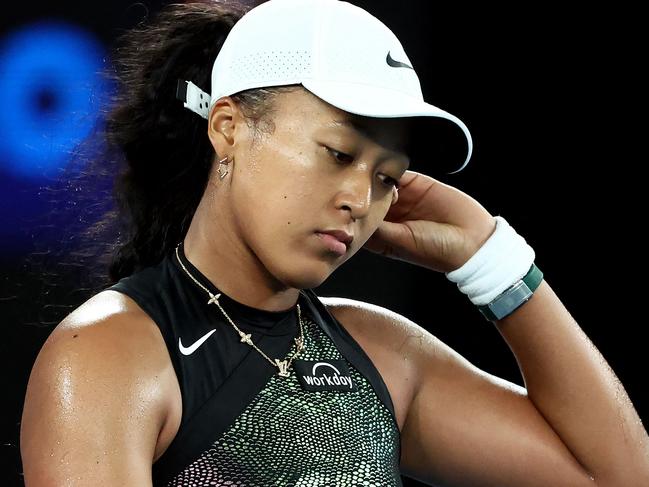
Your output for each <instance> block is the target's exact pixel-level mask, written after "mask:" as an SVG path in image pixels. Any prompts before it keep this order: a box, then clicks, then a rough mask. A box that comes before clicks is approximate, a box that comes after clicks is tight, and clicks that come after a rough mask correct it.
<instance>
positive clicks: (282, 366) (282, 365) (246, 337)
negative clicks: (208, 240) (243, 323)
mask: <svg viewBox="0 0 649 487" xmlns="http://www.w3.org/2000/svg"><path fill="white" fill-rule="evenodd" d="M178 247H180V244H178V245H176V259H178V263H179V264H180V266H181V267H182V268H183V270H184V271H185V273H186V274H187V275H188V276H189V277H190V278H191V279H192V281H194V282H195V283H196V284H198V285H199V286H200V287H201V288H202V289H204V290H205V291H206V292H207V294H208V295H209V296H210V299H209V301H208V302H207V304H216V305H217V306H218V307H219V309H220V310H221V312H222V313H223V315H224V316H225V318H226V319H227V320H228V321H229V322H230V324H231V325H232V326H234V329H235V330H237V332H238V333H239V336H240V337H241V341H242V342H245V343H247V344H248V345H250V346H251V347H253V348H254V349H255V350H257V351H258V352H259V353H260V354H262V355H263V356H264V358H265V359H266V360H268V361H269V362H270V363H271V364H272V365H274V366H275V367H277V368H278V369H279V372H278V375H280V376H282V377H288V376H289V375H290V374H289V373H288V368H289V367H290V366H291V363H292V362H293V359H294V358H295V357H296V356H297V355H298V354H299V353H300V352H301V351H302V350H303V349H304V327H303V325H302V314H301V312H300V305H299V304H297V305H296V306H297V319H298V321H299V323H300V337H299V338H294V340H295V352H294V353H293V355H292V356H291V358H290V359H284V360H280V359H277V358H276V359H275V360H274V361H273V360H271V359H270V357H268V355H266V354H265V353H264V352H262V351H261V350H260V349H259V348H258V347H257V345H255V344H254V343H253V342H252V339H251V338H250V337H251V335H252V334H251V333H244V332H242V331H241V330H240V329H239V328H238V327H237V325H235V324H234V322H233V321H232V320H231V319H230V317H229V316H228V314H227V313H226V312H225V310H224V309H223V308H222V307H221V304H220V303H219V298H220V297H221V294H220V293H219V294H216V295H214V294H212V292H211V291H210V290H209V289H207V288H206V287H205V286H203V285H202V284H201V283H200V282H198V281H197V280H196V278H195V277H194V276H192V275H191V273H190V272H189V271H188V270H187V268H186V267H185V265H184V264H183V261H182V260H180V256H179V255H178Z"/></svg>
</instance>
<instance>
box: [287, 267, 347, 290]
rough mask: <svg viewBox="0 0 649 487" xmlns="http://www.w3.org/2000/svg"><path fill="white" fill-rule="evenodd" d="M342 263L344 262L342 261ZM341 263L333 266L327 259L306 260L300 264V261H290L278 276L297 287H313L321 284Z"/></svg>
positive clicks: (290, 285) (289, 284) (288, 284)
mask: <svg viewBox="0 0 649 487" xmlns="http://www.w3.org/2000/svg"><path fill="white" fill-rule="evenodd" d="M341 263H342V262H341ZM339 265H340V264H337V265H336V266H332V264H331V262H327V261H326V260H323V261H320V262H317V261H316V262H315V264H314V263H313V262H306V263H303V264H302V265H300V262H299V261H295V260H294V261H292V262H291V263H289V266H290V267H289V268H285V269H284V272H283V273H282V275H280V276H278V278H279V279H280V280H281V281H282V282H283V283H284V284H286V285H287V286H289V287H292V288H295V289H311V288H316V287H318V286H320V285H321V284H322V283H324V282H325V281H326V280H327V278H328V277H329V276H330V275H331V274H333V271H334V270H336V268H337V267H338V266H339Z"/></svg>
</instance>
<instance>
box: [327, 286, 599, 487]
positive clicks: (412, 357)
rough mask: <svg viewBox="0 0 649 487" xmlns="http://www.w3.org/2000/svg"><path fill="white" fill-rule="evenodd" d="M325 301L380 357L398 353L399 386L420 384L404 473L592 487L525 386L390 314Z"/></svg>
mask: <svg viewBox="0 0 649 487" xmlns="http://www.w3.org/2000/svg"><path fill="white" fill-rule="evenodd" d="M325 303H326V304H327V305H328V306H329V307H330V308H331V309H332V310H335V311H336V314H337V316H339V317H341V319H343V320H344V321H345V323H346V324H350V325H352V327H353V328H354V329H356V330H357V331H356V333H359V334H360V335H366V336H367V335H369V336H371V338H369V339H367V340H369V341H370V343H372V344H373V345H372V347H373V348H379V346H380V348H382V349H384V350H386V351H388V352H390V353H382V354H381V353H376V354H375V356H376V357H390V356H392V355H394V356H395V357H396V359H394V360H392V361H391V362H390V363H391V365H392V366H396V367H397V368H404V367H407V368H408V370H404V371H403V373H401V372H402V371H395V372H394V373H392V376H393V377H395V378H396V379H395V383H396V384H397V386H398V385H399V384H400V383H402V382H403V381H402V380H401V382H399V379H398V378H399V377H409V378H411V379H412V381H413V382H414V385H413V392H412V393H411V394H408V398H409V400H408V401H407V407H406V411H405V416H406V418H405V421H404V423H403V426H402V428H401V464H400V468H401V472H402V473H403V474H404V475H406V476H409V477H413V478H416V479H419V480H422V481H424V482H427V483H430V484H432V485H439V486H453V487H464V486H480V487H487V486H498V487H509V486H511V487H533V486H534V487H536V486H539V487H541V486H543V487H547V486H548V485H552V486H570V487H578V486H582V485H583V486H589V487H593V485H594V482H593V481H592V480H591V478H590V476H589V475H588V474H587V472H586V471H585V470H584V469H583V468H582V467H581V465H580V464H579V463H578V462H577V460H576V459H575V458H574V456H573V455H572V454H571V452H570V451H569V450H568V448H567V447H566V446H565V444H564V443H563V442H562V441H561V439H560V438H559V436H558V435H557V434H556V433H555V432H554V430H553V429H552V428H551V427H550V425H549V424H548V423H547V421H545V419H544V418H543V417H542V416H541V414H540V413H539V411H538V410H537V409H536V408H535V407H534V405H533V403H532V402H531V401H530V400H529V398H528V396H527V391H526V390H525V388H523V387H521V386H519V385H516V384H514V383H511V382H509V381H506V380H504V379H501V378H499V377H496V376H494V375H491V374H489V373H487V372H485V371H483V370H480V369H479V368H477V367H476V366H474V365H473V364H471V363H470V362H469V361H468V360H467V359H466V358H464V357H462V356H461V355H460V354H459V353H457V352H456V351H455V350H453V349H451V348H450V347H449V346H448V345H446V344H445V343H443V342H442V341H441V340H439V339H437V338H436V337H435V336H433V335H432V334H431V333H430V332H428V331H427V330H426V329H424V328H422V327H421V326H419V325H417V324H416V323H414V322H413V321H411V320H409V319H407V318H405V317H404V316H402V315H400V314H398V313H395V312H393V311H391V310H388V309H385V308H382V307H380V306H376V305H373V304H369V303H363V302H360V301H355V300H350V299H345V298H327V299H326V301H325ZM363 340H365V341H367V340H366V339H365V338H363ZM377 341H380V343H377ZM413 367H414V371H413V370H412V369H413Z"/></svg>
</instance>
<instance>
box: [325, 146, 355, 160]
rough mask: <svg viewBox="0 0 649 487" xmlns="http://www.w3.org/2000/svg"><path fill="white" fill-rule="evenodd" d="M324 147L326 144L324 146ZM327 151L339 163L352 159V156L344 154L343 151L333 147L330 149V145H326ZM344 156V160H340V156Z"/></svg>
mask: <svg viewBox="0 0 649 487" xmlns="http://www.w3.org/2000/svg"><path fill="white" fill-rule="evenodd" d="M325 147H326V146H325ZM326 149H327V151H329V153H330V154H331V156H332V157H333V158H334V159H335V160H336V161H338V162H341V163H346V162H351V161H353V160H354V157H353V156H350V155H349V154H345V153H344V152H340V151H337V150H335V149H332V148H331V147H326ZM340 156H342V157H343V158H345V159H346V160H344V161H343V160H341V157H340Z"/></svg>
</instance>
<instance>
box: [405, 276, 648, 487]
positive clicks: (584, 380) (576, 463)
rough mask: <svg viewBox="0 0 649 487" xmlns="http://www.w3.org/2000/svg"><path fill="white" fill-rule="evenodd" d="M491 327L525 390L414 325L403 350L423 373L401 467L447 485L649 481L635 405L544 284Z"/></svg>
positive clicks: (637, 486) (634, 484)
mask: <svg viewBox="0 0 649 487" xmlns="http://www.w3.org/2000/svg"><path fill="white" fill-rule="evenodd" d="M413 325H414V324H413ZM496 326H497V327H498V330H499V331H500V333H501V334H502V335H503V337H504V338H505V340H506V341H507V343H508V344H509V346H510V348H511V349H512V351H513V352H514V354H515V356H516V358H517V360H518V364H519V366H520V368H521V373H522V375H523V377H524V380H525V385H526V388H522V387H520V386H517V385H516V384H512V383H510V382H508V381H505V380H503V379H500V378H497V377H495V376H493V375H491V374H488V373H486V372H484V371H481V370H479V369H478V368H477V367H475V366H473V365H472V364H470V363H469V362H468V361H467V360H466V359H464V358H463V357H461V356H460V355H459V354H457V353H456V352H454V351H453V350H451V349H450V348H449V347H448V346H446V345H445V344H443V343H441V342H440V341H439V340H437V339H436V338H434V337H432V335H430V334H428V333H427V332H425V331H424V330H422V331H421V332H419V333H417V332H416V331H415V332H414V333H412V335H411V336H413V337H418V338H419V340H418V341H412V343H411V344H410V345H409V347H408V350H409V351H408V352H407V353H411V354H414V355H415V356H416V357H417V360H418V363H420V364H421V367H420V368H421V374H422V376H421V379H420V381H419V389H418V391H417V393H416V395H415V398H414V399H413V402H412V404H411V407H410V410H409V413H408V418H407V420H406V424H405V426H404V430H403V448H404V452H403V453H404V455H403V465H402V467H403V469H404V473H406V474H408V475H410V476H413V477H415V478H420V479H422V480H425V481H433V482H435V485H438V484H439V485H444V486H446V485H453V486H474V485H475V486H478V485H479V486H491V485H493V486H499V487H502V486H511V487H514V486H516V487H523V486H530V487H532V486H544V485H553V486H566V487H567V486H571V487H572V486H581V485H584V486H587V485H593V486H595V485H597V486H599V487H622V486H624V487H644V486H647V485H649V441H648V438H647V433H646V431H645V430H644V428H643V427H642V423H641V422H640V419H639V418H638V415H637V413H636V411H635V410H634V408H633V405H632V404H631V402H630V400H629V398H628V396H627V395H626V392H625V391H624V388H623V387H622V385H621V384H620V382H619V381H618V379H617V378H616V377H615V375H614V373H613V371H612V370H611V369H610V368H609V366H608V365H607V363H606V361H605V360H604V359H603V358H602V356H601V354H600V353H599V352H598V351H597V349H596V348H595V347H594V346H593V345H592V343H591V342H590V340H588V338H587V337H586V335H585V334H584V333H583V331H582V330H581V329H580V328H579V326H578V325H577V324H576V323H575V322H574V320H573V319H572V317H571V316H570V314H569V313H568V311H567V310H566V309H565V308H564V306H563V305H562V304H561V302H560V301H559V299H558V298H557V296H556V295H555V294H554V292H553V291H552V289H551V288H550V286H549V285H548V284H547V282H545V281H544V282H542V283H541V285H540V286H539V288H538V289H537V290H536V292H535V294H534V295H533V297H532V298H531V299H530V301H528V302H527V303H525V304H524V305H523V306H521V307H520V308H519V309H517V310H516V311H515V312H514V313H512V314H511V315H510V316H508V317H506V318H505V319H503V320H501V321H499V322H497V323H496ZM413 329H414V328H413ZM422 338H423V340H422Z"/></svg>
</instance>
